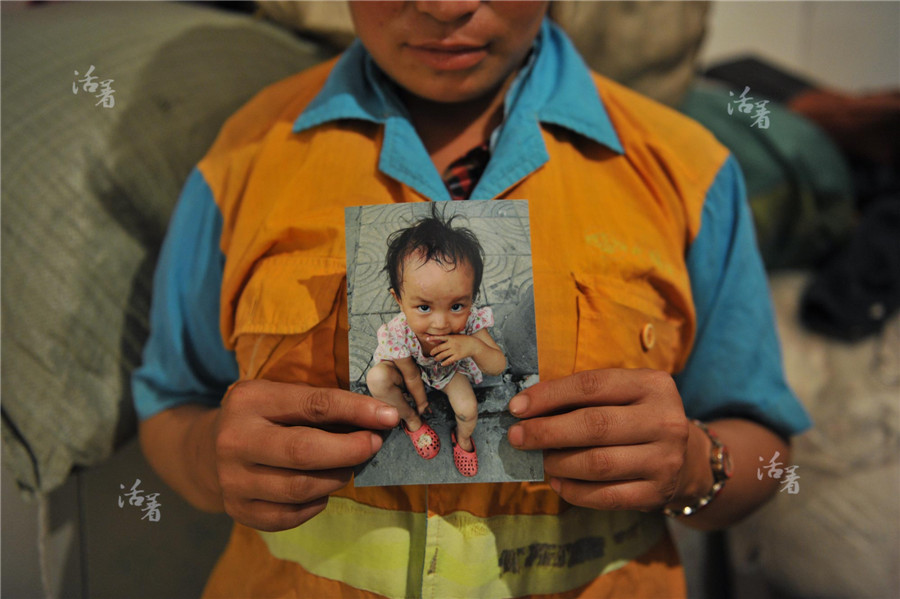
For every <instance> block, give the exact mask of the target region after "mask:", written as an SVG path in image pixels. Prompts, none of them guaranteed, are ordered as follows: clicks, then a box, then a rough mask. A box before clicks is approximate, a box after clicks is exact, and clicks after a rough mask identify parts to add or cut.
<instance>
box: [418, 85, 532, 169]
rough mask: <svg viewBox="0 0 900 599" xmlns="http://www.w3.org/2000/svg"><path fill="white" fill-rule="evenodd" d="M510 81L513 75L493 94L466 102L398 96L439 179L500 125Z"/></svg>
mask: <svg viewBox="0 0 900 599" xmlns="http://www.w3.org/2000/svg"><path fill="white" fill-rule="evenodd" d="M514 78H515V73H513V74H512V75H510V76H509V78H508V79H507V80H506V81H505V82H504V84H503V85H502V86H501V87H500V88H498V89H497V90H496V91H495V92H493V93H491V94H489V95H488V96H486V97H483V98H478V99H476V100H470V101H467V102H455V103H452V104H451V103H443V102H434V101H431V100H425V99H423V98H420V97H418V96H413V95H411V94H403V95H402V98H403V101H404V102H405V104H406V107H407V109H408V110H409V113H410V115H411V116H412V121H413V126H414V127H415V128H416V131H417V132H418V134H419V137H420V138H421V139H422V143H424V144H425V149H426V150H427V151H428V154H429V156H431V160H432V162H434V165H435V167H436V168H437V171H438V173H441V174H442V175H443V173H444V171H445V170H446V168H447V167H448V166H449V165H450V163H452V162H453V161H454V160H456V159H457V158H459V157H460V156H462V155H464V154H465V153H466V152H468V151H469V150H471V149H472V148H474V147H476V146H478V145H480V144H482V143H484V142H485V141H487V140H488V139H489V138H490V136H491V133H492V132H493V131H494V129H496V128H497V127H498V126H499V125H500V124H501V123H502V122H503V99H504V97H505V96H506V91H507V89H509V86H510V84H511V83H512V81H513V79H514Z"/></svg>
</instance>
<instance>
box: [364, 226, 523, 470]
mask: <svg viewBox="0 0 900 599" xmlns="http://www.w3.org/2000/svg"><path fill="white" fill-rule="evenodd" d="M455 218H456V217H451V218H449V219H447V220H444V219H443V217H442V216H440V215H439V214H438V213H437V211H432V215H431V216H430V217H427V218H423V219H421V220H419V221H417V222H416V223H415V224H414V225H412V226H410V227H407V228H405V229H401V230H399V231H395V232H394V233H393V234H392V235H391V236H390V238H389V239H388V251H387V258H386V261H385V262H386V264H385V270H386V271H387V273H388V276H389V278H390V284H391V288H390V293H391V296H392V297H393V298H394V300H395V301H396V302H397V304H398V305H399V307H400V314H398V315H397V316H396V317H394V318H393V319H392V320H391V321H390V322H388V323H387V324H386V325H382V326H381V328H379V330H378V346H377V348H376V349H375V354H374V364H375V365H374V366H373V367H372V368H371V369H370V370H369V372H368V374H367V375H366V384H367V385H368V387H369V392H370V393H371V394H372V396H373V397H376V398H378V399H380V400H382V401H384V402H386V403H388V404H390V405H392V406H395V407H396V408H397V409H398V410H399V412H400V418H401V422H400V426H401V428H402V429H403V431H404V432H405V433H406V434H407V435H408V436H409V438H410V440H411V441H412V443H413V446H414V447H415V449H416V452H417V453H418V454H419V455H420V456H421V457H422V458H424V459H426V460H430V459H432V458H434V457H435V456H437V455H438V453H439V452H440V449H441V443H440V439H439V438H438V436H437V434H436V433H435V431H434V429H433V428H431V426H429V425H428V424H427V423H426V422H425V421H424V419H423V416H424V415H426V411H427V410H428V399H427V395H426V385H427V386H429V387H431V388H433V389H437V390H440V391H443V392H444V393H446V394H447V399H448V400H449V402H450V406H451V407H452V409H453V412H454V415H455V419H456V430H455V431H453V432H452V433H451V441H452V445H453V462H454V464H455V465H456V468H457V470H459V472H460V473H461V474H462V475H463V476H475V475H476V474H477V473H478V454H477V449H476V447H475V441H474V439H473V438H472V433H473V432H474V430H475V425H476V422H477V419H478V402H477V400H476V398H475V393H474V391H473V390H472V385H477V384H478V383H480V382H481V381H482V379H483V373H484V374H490V375H497V374H500V373H502V372H503V371H504V370H505V369H506V357H505V356H504V355H503V351H502V350H501V349H500V347H499V346H498V345H497V343H496V342H495V341H494V339H493V338H492V337H491V334H490V333H489V332H488V329H489V328H490V327H492V326H493V324H494V316H493V312H492V311H491V308H490V307H489V306H483V307H477V306H475V299H476V297H477V295H478V289H479V287H480V285H481V277H482V272H483V270H484V251H483V250H482V248H481V244H480V243H479V241H478V238H477V237H476V236H475V234H474V233H472V232H471V231H470V230H469V229H466V228H462V227H454V226H453V224H452V223H453V220H454V219H455ZM407 394H408V395H409V396H411V397H412V399H413V400H414V401H415V405H416V407H415V409H413V407H412V406H411V405H410V403H409V402H408V401H407Z"/></svg>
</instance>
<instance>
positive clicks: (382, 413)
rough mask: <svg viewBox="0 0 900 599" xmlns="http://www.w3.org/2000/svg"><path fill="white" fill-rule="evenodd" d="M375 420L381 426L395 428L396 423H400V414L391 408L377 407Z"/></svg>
mask: <svg viewBox="0 0 900 599" xmlns="http://www.w3.org/2000/svg"><path fill="white" fill-rule="evenodd" d="M375 419H376V420H378V424H380V425H382V426H386V427H391V426H397V423H398V422H399V421H400V413H399V412H397V408H395V407H393V406H378V407H377V408H376V409H375Z"/></svg>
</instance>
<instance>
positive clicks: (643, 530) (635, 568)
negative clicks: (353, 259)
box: [133, 1, 810, 599]
mask: <svg viewBox="0 0 900 599" xmlns="http://www.w3.org/2000/svg"><path fill="white" fill-rule="evenodd" d="M547 7H548V2H490V1H487V2H475V1H460V2H456V1H445V2H412V1H408V2H351V3H350V8H351V13H352V15H353V21H354V24H355V28H356V32H357V34H358V36H359V39H358V40H357V41H356V42H354V44H353V45H352V46H351V47H350V48H349V49H348V50H347V51H346V52H344V53H343V54H342V55H341V56H340V57H339V58H337V59H335V60H332V61H329V62H327V63H324V64H322V65H319V66H317V67H314V68H312V69H310V70H308V71H305V72H302V73H299V74H297V75H296V76H294V77H291V78H289V79H287V80H285V81H282V82H280V83H278V84H275V85H274V86H272V87H270V88H267V89H266V90H264V91H262V92H261V93H260V94H259V95H258V96H257V97H256V98H255V99H254V100H252V101H251V102H250V103H249V104H247V105H246V106H245V107H244V108H243V109H242V110H240V111H239V112H238V113H237V114H236V115H234V116H233V117H232V118H231V119H230V120H229V121H228V122H227V123H226V125H225V126H224V128H223V131H222V133H221V134H220V136H219V137H218V139H217V140H216V142H215V144H214V145H213V147H212V148H211V150H210V151H209V152H208V154H207V155H206V156H205V157H204V158H203V159H202V161H201V162H200V163H199V165H198V167H197V169H195V171H194V172H193V173H192V175H191V176H190V178H189V180H188V181H187V183H186V185H185V189H184V191H183V193H182V197H181V200H180V201H179V205H178V207H177V208H176V211H175V214H174V216H173V218H172V222H171V224H170V227H169V231H168V234H167V240H166V242H165V245H164V247H163V251H162V254H161V256H160V260H159V265H158V269H157V276H156V280H155V283H154V300H153V307H152V312H151V332H150V337H149V340H148V342H147V346H146V348H145V353H144V364H143V365H142V367H141V368H140V369H139V370H138V371H137V372H136V373H135V376H134V385H133V388H134V396H135V405H136V408H137V412H138V415H139V417H140V419H141V422H140V439H141V445H142V448H143V450H144V453H145V455H146V457H147V459H148V461H149V462H150V464H151V465H152V466H153V467H154V469H155V470H156V471H157V472H158V473H159V474H160V476H161V477H162V478H163V479H164V480H165V481H166V482H167V483H168V484H169V485H171V486H172V487H173V488H174V489H175V490H176V491H178V492H179V493H180V494H181V495H182V496H184V497H185V498H186V499H187V500H188V501H190V502H191V503H192V504H194V505H195V506H197V507H199V508H201V509H205V510H209V511H223V510H224V511H226V512H227V513H228V514H229V515H231V516H232V517H233V518H234V520H235V527H234V532H233V534H232V537H231V540H230V541H229V544H228V547H227V548H226V550H225V552H224V554H223V556H222V557H221V559H220V560H219V563H218V564H217V566H216V568H215V570H214V571H213V573H212V575H211V577H210V580H209V582H208V584H207V587H206V589H205V596H206V597H225V596H231V597H263V596H265V597H296V596H304V597H365V598H371V599H374V598H376V597H391V598H400V597H404V598H405V597H437V598H443V597H475V596H479V597H525V596H529V597H530V596H540V597H544V598H550V597H553V598H557V599H569V598H572V597H622V598H624V597H629V598H630V597H678V596H684V594H685V580H684V574H683V570H682V568H681V567H680V565H679V560H678V555H677V552H676V549H675V547H674V545H673V543H672V539H671V537H670V535H669V533H668V531H667V527H666V524H665V516H664V513H665V514H670V515H672V516H673V517H677V518H679V519H680V520H682V521H683V522H685V523H686V524H688V525H691V526H694V527H696V528H700V529H715V528H723V527H727V526H729V525H730V524H732V523H734V522H737V521H738V520H740V519H741V518H744V517H745V516H747V515H748V514H750V513H752V512H753V511H754V510H755V509H756V508H758V507H759V506H760V505H762V504H763V503H765V502H766V501H767V500H768V499H769V498H770V497H772V496H773V495H774V494H775V493H776V492H777V489H778V481H777V480H775V479H769V478H766V479H764V480H758V479H757V477H756V467H757V462H758V459H759V456H761V455H764V456H770V455H774V454H775V452H779V453H780V455H781V456H783V459H784V460H785V462H786V463H787V461H788V460H789V455H790V449H789V448H790V445H789V443H790V441H789V439H790V437H791V435H794V434H797V433H799V432H801V431H803V430H805V429H806V428H808V427H809V426H810V421H809V418H808V416H807V415H806V413H805V411H804V409H803V407H802V406H801V405H800V403H799V402H798V401H797V399H796V398H795V397H794V395H793V393H792V392H791V391H790V389H789V388H788V386H787V384H786V382H785V378H784V374H783V369H782V366H781V356H780V350H779V345H778V339H777V335H776V331H775V326H774V319H773V314H772V308H771V303H770V300H769V297H768V288H767V283H766V277H765V272H764V270H763V267H762V263H761V260H760V258H759V254H758V250H757V248H756V245H755V240H754V232H753V227H752V220H751V215H750V212H749V208H748V206H747V203H746V197H745V193H744V188H743V183H742V177H741V174H740V170H739V167H738V165H737V163H736V161H735V159H734V157H733V156H732V155H731V154H730V153H729V152H728V150H727V149H726V148H725V147H723V146H722V145H721V144H720V143H719V142H717V141H716V140H715V139H714V138H713V137H712V135H710V134H709V133H708V132H707V131H705V130H704V129H703V128H702V127H700V126H699V125H697V124H696V123H694V122H693V121H691V120H689V119H688V118H686V117H684V116H683V115H680V114H678V113H676V112H674V111H672V110H670V109H668V108H666V107H664V106H661V105H659V104H657V103H655V102H653V101H651V100H649V99H647V98H644V97H642V96H640V95H639V94H638V93H636V92H634V91H631V90H628V89H626V88H624V87H622V86H620V85H617V84H616V83H614V82H613V81H611V80H609V79H607V78H605V77H602V76H600V75H598V74H596V73H592V72H591V71H590V70H589V69H588V68H587V67H586V65H585V64H584V62H583V61H582V60H581V58H580V56H579V55H578V54H577V52H576V50H575V49H574V47H573V46H572V44H571V42H570V41H569V40H568V38H567V37H566V35H565V34H564V33H563V32H562V30H561V29H560V28H559V27H558V26H556V25H555V24H554V23H553V22H552V21H551V20H549V19H548V18H546V13H547ZM465 198H473V199H525V200H528V202H529V204H528V205H529V212H530V223H531V239H532V246H533V247H532V250H533V251H532V259H533V279H534V280H533V283H534V307H535V310H534V311H535V323H536V325H535V326H536V333H537V341H538V348H537V351H538V361H539V370H540V372H539V376H540V381H541V382H539V383H537V384H535V385H534V386H531V387H529V388H527V389H525V390H524V391H522V392H520V393H519V394H518V395H517V396H515V397H513V398H512V399H511V401H510V404H509V409H510V412H511V413H512V415H513V416H515V417H517V418H518V419H519V421H518V422H517V423H516V424H515V425H513V426H511V427H510V429H509V432H508V435H507V438H508V441H509V444H510V445H511V446H512V447H513V448H515V449H522V450H541V451H543V456H544V471H545V474H546V475H547V479H546V481H542V482H522V483H492V484H446V485H427V486H426V485H405V486H392V487H367V488H356V487H354V486H353V485H350V484H348V483H349V482H350V481H351V479H352V473H353V468H354V467H355V466H357V465H359V464H361V463H363V462H365V461H366V460H369V459H371V458H372V457H373V456H374V455H375V454H376V453H377V452H378V451H379V449H380V448H381V446H382V436H381V432H382V431H384V430H389V429H391V428H393V427H396V426H398V425H399V424H400V417H401V414H400V413H399V411H398V409H397V408H396V407H393V406H391V405H386V404H385V403H384V402H382V401H380V400H378V399H375V398H373V397H369V396H367V395H362V394H355V393H351V392H349V391H347V389H348V388H349V384H350V381H349V365H348V364H349V351H350V350H349V347H348V340H347V338H348V316H347V303H348V299H347V290H346V243H345V242H346V239H345V235H344V225H343V223H344V208H345V207H347V206H360V205H374V204H392V203H403V202H423V201H443V200H451V199H465ZM413 256H414V257H416V256H415V255H413ZM417 258H419V260H418V262H416V261H415V260H414V261H413V262H410V261H409V260H408V261H407V262H406V263H405V264H404V266H405V267H406V269H407V270H408V269H409V268H410V266H412V267H413V268H415V267H417V266H419V265H420V264H421V262H422V261H421V258H420V257H417ZM464 262H465V261H464ZM426 264H430V265H431V266H429V267H428V268H430V269H432V270H433V269H434V268H435V267H437V268H438V274H441V270H440V265H437V264H436V263H434V262H427V263H426ZM460 266H461V265H460V263H459V262H457V269H456V275H457V276H458V275H461V274H463V271H464V269H463V270H460ZM444 274H446V273H444ZM404 281H405V282H406V281H408V279H404ZM395 291H398V293H399V298H400V299H401V300H402V301H406V298H407V297H409V298H410V299H412V296H411V295H409V294H410V291H409V290H408V289H407V288H406V287H405V286H403V287H402V288H401V286H400V284H399V283H397V284H396V285H395ZM471 292H472V294H474V286H473V287H472V290H471ZM464 293H465V296H466V297H467V296H468V293H469V290H468V289H466V290H465V291H464ZM426 299H427V298H426ZM458 303H461V302H458ZM452 306H453V305H452V304H451V308H452ZM442 337H443V336H442ZM472 337H473V336H470V337H469V338H470V339H471V338H472ZM428 338H429V336H428V335H427V334H426V335H425V338H424V339H423V340H424V341H426V344H431V343H432V342H429V341H428ZM440 343H448V342H447V341H440ZM485 345H486V346H487V344H485ZM439 355H443V356H445V359H446V356H451V357H452V356H453V355H454V354H453V353H452V350H451V353H450V354H441V352H439ZM435 357H437V356H435ZM451 359H452V358H451ZM497 362H498V363H499V357H498V359H497ZM479 364H480V365H481V366H484V367H485V368H487V369H490V370H495V367H493V366H490V365H488V364H487V363H485V364H481V363H480V362H479ZM235 381H237V382H235ZM417 400H418V401H419V402H420V403H421V398H417ZM413 424H414V422H413ZM501 449H504V448H501Z"/></svg>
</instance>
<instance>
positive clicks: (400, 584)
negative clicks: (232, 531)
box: [259, 497, 425, 598]
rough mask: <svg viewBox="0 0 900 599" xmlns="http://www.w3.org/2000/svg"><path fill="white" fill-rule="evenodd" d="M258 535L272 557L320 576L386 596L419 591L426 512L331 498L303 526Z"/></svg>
mask: <svg viewBox="0 0 900 599" xmlns="http://www.w3.org/2000/svg"><path fill="white" fill-rule="evenodd" d="M259 534H260V535H261V536H262V538H263V540H264V541H265V542H266V545H268V547H269V551H270V552H271V553H272V555H273V556H275V557H277V558H279V559H284V560H290V561H293V562H297V563H299V564H300V565H301V566H303V567H304V568H305V569H306V570H308V571H309V572H311V573H313V574H315V575H317V576H323V577H325V578H330V579H333V580H340V581H343V582H345V583H347V584H349V585H351V586H354V587H356V588H360V589H365V590H367V591H372V592H374V593H380V594H382V595H386V596H388V597H396V598H400V597H418V596H419V594H420V592H421V588H422V564H421V560H422V558H423V556H424V552H425V546H424V540H425V514H423V513H418V514H417V513H413V512H405V511H397V510H385V509H381V508H375V507H371V506H367V505H363V504H360V503H356V502H355V501H353V500H351V499H346V498H343V497H331V498H329V500H328V506H327V507H326V508H325V510H324V511H322V513H320V514H319V515H317V516H316V517H315V518H312V519H311V520H309V521H308V522H306V523H304V524H303V525H301V526H298V527H297V528H294V529H292V530H285V531H281V532H275V533H267V532H260V533H259ZM415 560H418V562H419V563H418V564H416V563H415Z"/></svg>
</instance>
